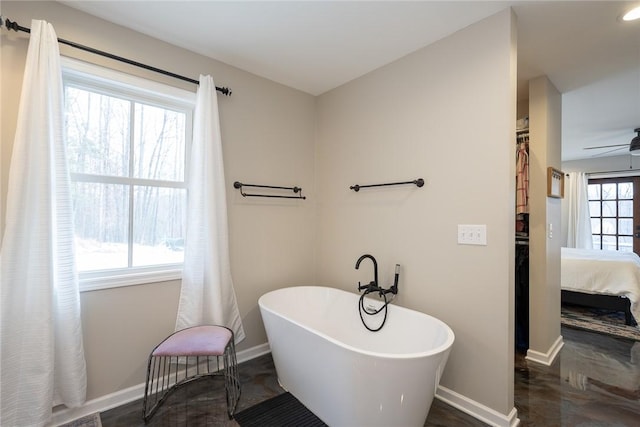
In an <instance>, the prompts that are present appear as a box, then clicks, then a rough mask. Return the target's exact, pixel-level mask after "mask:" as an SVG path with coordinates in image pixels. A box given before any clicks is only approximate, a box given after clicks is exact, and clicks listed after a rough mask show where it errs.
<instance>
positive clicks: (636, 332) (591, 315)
mask: <svg viewBox="0 0 640 427" xmlns="http://www.w3.org/2000/svg"><path fill="white" fill-rule="evenodd" d="M561 321H562V324H563V325H564V326H569V327H571V328H577V329H584V330H587V331H591V332H597V333H600V334H607V335H613V336H616V337H618V338H625V339H630V340H635V341H640V327H638V326H627V325H625V323H624V314H623V313H621V312H615V311H610V310H601V309H595V308H584V307H577V306H573V305H565V304H563V305H562V315H561Z"/></svg>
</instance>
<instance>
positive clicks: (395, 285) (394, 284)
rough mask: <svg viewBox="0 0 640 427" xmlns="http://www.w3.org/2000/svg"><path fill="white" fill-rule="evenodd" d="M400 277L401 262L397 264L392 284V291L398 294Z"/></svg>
mask: <svg viewBox="0 0 640 427" xmlns="http://www.w3.org/2000/svg"><path fill="white" fill-rule="evenodd" d="M399 278H400V264H396V273H395V275H394V277H393V286H391V293H392V294H394V295H397V294H398V279H399Z"/></svg>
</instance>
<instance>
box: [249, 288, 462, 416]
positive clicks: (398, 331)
mask: <svg viewBox="0 0 640 427" xmlns="http://www.w3.org/2000/svg"><path fill="white" fill-rule="evenodd" d="M358 299H359V296H358V295H357V294H355V293H350V292H346V291H343V290H340V289H335V288H328V287H321V286H299V287H292V288H283V289H278V290H275V291H272V292H269V293H267V294H265V295H263V296H262V297H260V300H259V301H258V304H259V306H260V312H261V314H262V319H263V321H264V325H265V329H266V331H267V337H268V339H269V344H270V346H271V352H272V356H273V360H274V363H275V367H276V372H277V374H278V380H279V382H280V384H281V385H282V387H284V388H285V389H286V390H288V391H289V392H290V393H291V394H293V395H294V396H295V397H296V398H297V399H298V400H300V401H301V402H302V403H303V404H304V405H305V406H306V407H307V408H309V409H310V410H311V411H312V412H313V413H314V414H316V415H317V416H318V417H319V418H320V419H322V420H323V421H324V422H325V423H327V424H328V425H329V426H331V427H338V426H350V427H356V426H367V427H369V426H386V427H388V426H394V427H395V426H422V425H424V422H425V420H426V418H427V414H428V413H429V408H430V407H431V402H432V401H433V396H434V393H435V390H436V388H437V387H438V383H439V381H440V375H441V374H442V371H443V370H444V366H445V364H446V362H447V358H448V356H449V351H450V349H451V345H452V344H453V340H454V334H453V331H452V330H451V329H450V328H449V327H448V326H447V325H446V324H445V323H444V322H442V321H440V320H438V319H436V318H434V317H431V316H428V315H426V314H423V313H420V312H417V311H413V310H409V309H406V308H403V307H398V306H394V305H389V313H388V317H387V321H386V324H385V325H384V327H383V328H382V330H380V331H379V332H370V331H368V330H366V329H365V327H364V326H363V325H362V322H361V320H360V317H359V314H358ZM378 324H379V322H378ZM376 325H377V324H376Z"/></svg>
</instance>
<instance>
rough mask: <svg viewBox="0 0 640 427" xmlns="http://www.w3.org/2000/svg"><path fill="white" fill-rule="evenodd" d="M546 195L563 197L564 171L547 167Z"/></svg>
mask: <svg viewBox="0 0 640 427" xmlns="http://www.w3.org/2000/svg"><path fill="white" fill-rule="evenodd" d="M547 197H555V198H558V199H562V198H564V172H562V171H560V170H558V169H556V168H553V167H548V168H547Z"/></svg>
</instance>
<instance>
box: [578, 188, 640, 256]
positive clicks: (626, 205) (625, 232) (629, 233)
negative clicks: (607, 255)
mask: <svg viewBox="0 0 640 427" xmlns="http://www.w3.org/2000/svg"><path fill="white" fill-rule="evenodd" d="M637 180H638V178H634V177H628V178H602V179H590V180H589V189H588V194H589V215H590V216H591V232H592V235H593V247H594V249H604V250H614V251H615V250H618V251H624V252H632V251H634V247H633V246H634V237H633V234H634V232H633V230H634V208H635V204H634V194H635V192H636V191H638V190H639V188H638V187H640V186H639V185H638V182H637Z"/></svg>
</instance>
